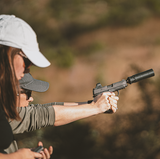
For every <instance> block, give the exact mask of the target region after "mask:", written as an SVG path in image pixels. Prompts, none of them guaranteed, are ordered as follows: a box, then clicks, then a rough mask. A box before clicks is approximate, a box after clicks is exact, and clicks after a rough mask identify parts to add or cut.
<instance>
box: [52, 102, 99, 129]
mask: <svg viewBox="0 0 160 159" xmlns="http://www.w3.org/2000/svg"><path fill="white" fill-rule="evenodd" d="M53 107H54V110H55V123H54V125H55V126H60V125H64V124H68V123H70V122H73V121H76V120H79V119H83V118H87V117H89V116H92V115H96V114H98V113H99V109H98V107H95V106H93V105H92V104H82V105H78V104H77V103H75V105H74V104H73V103H72V104H71V105H69V103H67V104H66V103H64V106H58V105H55V106H53Z"/></svg>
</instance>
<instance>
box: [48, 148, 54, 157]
mask: <svg viewBox="0 0 160 159" xmlns="http://www.w3.org/2000/svg"><path fill="white" fill-rule="evenodd" d="M48 150H49V154H50V155H51V154H52V153H53V147H52V146H50V147H49V149H48Z"/></svg>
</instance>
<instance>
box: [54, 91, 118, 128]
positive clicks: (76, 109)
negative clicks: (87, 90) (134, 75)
mask: <svg viewBox="0 0 160 159" xmlns="http://www.w3.org/2000/svg"><path fill="white" fill-rule="evenodd" d="M118 99H119V98H118V97H117V96H115V94H114V93H110V92H106V93H103V94H101V95H99V96H97V97H96V98H95V99H94V100H93V101H92V102H91V103H90V104H81V105H78V103H72V104H70V103H64V105H63V106H60V105H53V107H54V110H55V123H54V126H60V125H64V124H68V123H70V122H73V121H76V120H79V119H83V118H87V117H89V116H93V115H96V114H100V113H104V112H105V111H107V110H109V109H111V110H112V111H113V113H115V112H116V109H117V101H118Z"/></svg>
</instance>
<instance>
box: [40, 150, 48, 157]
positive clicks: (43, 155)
mask: <svg viewBox="0 0 160 159" xmlns="http://www.w3.org/2000/svg"><path fill="white" fill-rule="evenodd" d="M40 154H41V155H42V158H43V159H47V158H46V155H45V154H44V152H43V151H41V152H40Z"/></svg>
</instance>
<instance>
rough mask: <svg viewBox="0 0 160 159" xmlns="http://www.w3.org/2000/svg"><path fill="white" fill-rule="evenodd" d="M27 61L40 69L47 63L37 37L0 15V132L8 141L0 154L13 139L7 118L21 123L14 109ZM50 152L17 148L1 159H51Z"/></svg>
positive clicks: (24, 25) (22, 24) (18, 21)
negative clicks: (36, 151)
mask: <svg viewBox="0 0 160 159" xmlns="http://www.w3.org/2000/svg"><path fill="white" fill-rule="evenodd" d="M22 50H23V51H24V52H25V54H26V55H27V57H29V58H30V60H29V59H27V57H26V55H25V54H24V53H23V51H22ZM39 60H40V61H39ZM30 61H32V62H33V63H34V64H35V65H37V66H39V67H46V66H48V65H49V64H50V63H49V62H48V60H47V59H46V58H45V57H44V56H43V55H42V54H41V53H40V52H39V48H38V43H37V39H36V35H35V33H34V31H33V30H32V29H31V27H30V26H29V25H28V24H27V23H26V22H24V21H23V20H21V19H19V18H16V17H15V16H10V15H0V70H1V71H0V108H1V109H0V115H1V117H0V119H1V120H0V126H2V127H1V130H2V129H3V128H4V129H3V131H0V139H3V140H5V141H7V142H6V145H4V144H3V143H2V142H1V141H0V148H1V152H2V151H3V149H5V148H6V147H7V146H9V145H10V142H11V141H12V138H13V135H12V131H11V129H10V127H9V125H8V122H7V121H6V118H7V119H11V120H14V119H16V120H21V119H20V117H19V114H18V112H17V109H16V106H17V104H18V103H17V94H18V93H19V87H17V85H18V80H20V79H21V78H22V77H23V76H24V71H25V70H27V69H28V68H29V66H30V65H31V62H30ZM41 62H42V63H41ZM4 114H5V116H6V118H5V117H4ZM1 123H2V124H1ZM2 132H3V133H2ZM4 132H6V133H7V134H5V133H4ZM40 144H41V143H40ZM51 151H52V150H50V151H49V152H47V153H45V152H42V154H39V153H35V152H32V151H31V150H30V149H20V150H18V151H17V152H15V153H11V154H0V158H2V159H3V158H11V157H12V158H17V159H18V158H21V159H34V158H44V159H45V158H49V157H50V154H51V153H52V152H51Z"/></svg>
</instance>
